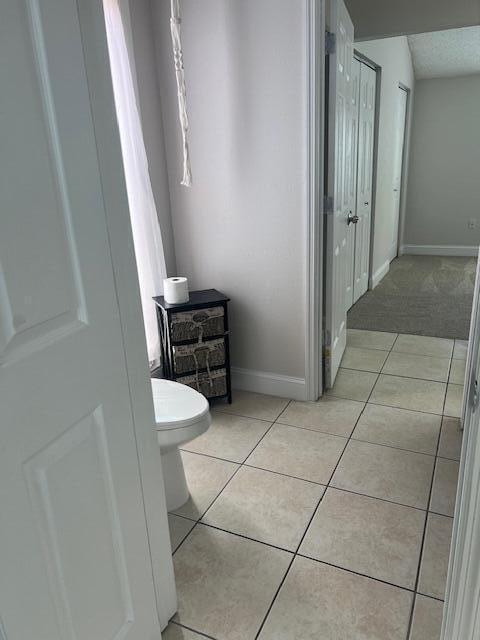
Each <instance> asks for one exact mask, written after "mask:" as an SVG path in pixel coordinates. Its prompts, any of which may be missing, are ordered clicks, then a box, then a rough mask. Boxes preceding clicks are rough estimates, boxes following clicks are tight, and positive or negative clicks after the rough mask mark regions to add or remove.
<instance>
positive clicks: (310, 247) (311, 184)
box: [305, 0, 326, 400]
mask: <svg viewBox="0 0 480 640" xmlns="http://www.w3.org/2000/svg"><path fill="white" fill-rule="evenodd" d="M306 8H307V10H306V60H307V114H306V116H307V180H306V183H307V184H306V201H307V207H306V224H305V256H306V291H305V303H306V304H305V307H306V315H305V400H317V399H318V398H319V397H320V396H321V395H322V393H323V278H324V268H323V242H324V230H323V226H324V224H323V223H324V212H325V209H324V199H325V176H324V168H325V163H324V131H325V8H326V5H325V0H307V7H306Z"/></svg>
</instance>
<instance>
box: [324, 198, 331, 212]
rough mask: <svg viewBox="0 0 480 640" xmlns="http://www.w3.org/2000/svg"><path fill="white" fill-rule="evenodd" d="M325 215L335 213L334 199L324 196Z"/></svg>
mask: <svg viewBox="0 0 480 640" xmlns="http://www.w3.org/2000/svg"><path fill="white" fill-rule="evenodd" d="M323 213H333V198H332V196H324V198H323Z"/></svg>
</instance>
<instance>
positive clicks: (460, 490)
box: [441, 255, 480, 640]
mask: <svg viewBox="0 0 480 640" xmlns="http://www.w3.org/2000/svg"><path fill="white" fill-rule="evenodd" d="M462 422H463V428H464V430H463V443H462V454H461V458H460V470H459V476H458V487H457V500H456V505H455V518H454V522H453V534H452V543H451V548H450V563H449V569H448V580H447V589H446V598H445V603H446V606H445V612H444V620H443V629H442V636H441V637H442V640H477V639H478V637H479V636H478V633H479V610H480V609H479V607H480V572H479V568H478V567H479V557H480V527H479V525H478V523H479V520H480V255H479V260H478V263H477V276H476V281H475V291H474V298H473V307H472V319H471V323H470V336H469V342H468V352H467V368H466V377H465V391H464V402H463V410H462Z"/></svg>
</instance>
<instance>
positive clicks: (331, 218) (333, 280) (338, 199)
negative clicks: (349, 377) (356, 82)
mask: <svg viewBox="0 0 480 640" xmlns="http://www.w3.org/2000/svg"><path fill="white" fill-rule="evenodd" d="M327 28H328V30H329V32H330V33H333V34H334V35H335V46H334V49H333V51H332V52H331V53H330V54H329V56H328V58H329V59H328V65H329V81H328V119H327V122H328V131H327V134H326V138H327V140H328V142H327V144H328V159H327V164H328V167H327V170H328V177H327V196H329V198H330V202H331V209H330V212H327V233H326V273H325V278H326V281H325V332H326V335H325V341H324V342H325V349H324V356H325V384H326V386H327V388H328V387H331V386H332V385H333V383H334V381H335V377H336V375H337V371H338V367H339V365H340V360H341V359H342V355H343V352H344V350H345V345H346V341H347V305H346V300H345V298H346V290H347V282H348V277H349V273H348V269H347V267H348V264H349V259H348V256H347V232H348V226H349V225H348V217H349V215H350V216H351V215H353V201H352V197H351V195H352V188H351V180H352V176H353V173H352V169H351V168H352V164H351V160H352V158H351V154H352V148H351V125H350V120H351V113H352V108H351V76H352V64H353V24H352V21H351V19H350V16H349V15H348V11H347V9H346V7H345V5H344V3H343V1H342V0H331V4H330V15H329V23H328V24H327Z"/></svg>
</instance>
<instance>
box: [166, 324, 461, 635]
mask: <svg viewBox="0 0 480 640" xmlns="http://www.w3.org/2000/svg"><path fill="white" fill-rule="evenodd" d="M399 335H400V334H398V335H397V337H396V338H395V340H394V342H393V344H392V347H391V348H390V350H389V351H388V353H389V354H390V353H391V352H392V350H393V347H394V345H395V343H396V341H397V340H398V337H399ZM387 360H388V356H387V357H386V359H385V362H384V363H383V365H382V367H381V369H380V371H379V372H368V373H374V374H376V379H375V382H374V384H373V387H372V389H371V391H370V393H369V395H368V398H367V400H366V401H361V402H362V403H363V405H364V406H363V407H362V410H361V411H360V414H359V416H358V418H357V420H356V421H355V424H354V426H353V428H352V430H351V431H350V434H349V436H348V437H347V438H345V436H338V435H337V434H331V433H328V432H321V431H318V430H316V429H308V427H307V428H305V427H299V426H297V425H287V424H283V423H281V422H278V420H279V419H280V417H281V416H282V415H283V413H284V412H285V411H286V410H287V408H288V407H289V406H290V404H291V403H292V402H293V400H289V401H288V402H287V404H286V406H285V407H284V408H283V409H282V410H281V411H280V413H279V414H278V415H277V417H276V418H275V420H274V421H273V422H271V423H270V427H269V428H268V429H267V431H266V432H265V433H264V434H263V435H262V437H261V438H260V440H259V441H258V442H257V443H256V445H255V446H254V447H253V448H252V450H251V451H250V452H249V454H248V455H247V456H246V458H245V459H244V460H243V461H241V462H234V461H231V460H228V459H226V458H218V457H217V456H211V455H209V454H203V453H198V452H189V453H194V454H196V455H203V456H205V457H210V458H213V459H220V460H224V461H226V462H230V463H233V464H237V465H238V468H237V469H236V470H235V472H234V473H233V474H232V476H231V477H230V478H229V480H228V481H227V482H226V483H225V485H224V486H223V487H222V489H221V490H220V492H219V493H218V494H217V496H216V497H215V498H214V499H213V500H212V502H211V503H210V504H209V506H208V507H207V508H206V509H205V511H204V512H203V514H202V515H201V516H200V518H199V519H198V520H193V519H191V518H188V517H187V516H182V515H179V514H175V513H174V514H172V515H176V516H177V517H180V518H183V519H186V520H188V521H189V522H192V523H194V524H193V527H192V529H191V530H190V531H189V532H188V533H187V534H186V536H185V537H184V538H183V540H182V541H181V542H180V544H179V545H178V547H177V549H176V550H175V552H176V551H177V550H178V548H179V547H180V545H181V544H183V542H184V541H185V540H186V539H187V538H188V537H189V535H190V533H191V532H192V531H193V529H194V528H195V527H196V525H197V524H202V525H203V526H208V527H210V528H213V529H218V530H220V531H224V532H225V533H228V534H231V535H235V536H238V537H242V538H245V539H248V540H251V541H253V542H257V543H260V544H264V545H266V546H269V547H272V548H275V549H278V550H281V551H283V552H286V553H290V554H292V558H291V560H290V563H289V565H288V567H287V569H286V571H285V574H284V576H283V579H282V581H281V583H280V585H279V586H278V588H277V590H276V592H275V594H274V597H273V599H272V602H271V604H270V606H269V608H268V610H267V613H266V614H265V617H264V619H263V621H262V624H261V626H260V628H259V630H258V632H257V634H256V635H255V638H258V636H259V635H260V633H261V631H262V629H263V627H264V625H265V623H266V621H267V619H268V616H269V614H270V611H271V609H272V607H273V605H274V603H275V601H276V599H277V597H278V595H279V593H280V590H281V588H282V586H283V584H284V582H285V580H286V578H287V576H288V574H289V571H290V568H291V566H292V564H293V562H294V560H295V558H296V557H297V556H299V557H305V558H309V556H304V555H303V554H300V553H299V549H300V547H301V545H302V543H303V540H304V538H305V536H306V535H307V532H308V530H309V528H310V525H311V523H312V521H313V519H314V517H315V515H316V514H317V512H318V508H319V506H320V504H321V502H322V500H323V498H324V496H325V494H326V491H327V489H328V488H332V489H334V490H339V491H344V492H347V493H353V494H356V492H353V491H349V490H346V489H341V488H337V487H333V486H332V485H331V482H332V480H333V476H334V475H335V472H336V470H337V468H338V466H339V464H340V462H341V460H342V458H343V456H344V454H345V451H346V449H347V447H348V444H349V442H350V441H351V440H354V441H358V439H356V438H354V437H353V433H354V431H355V429H356V427H357V425H358V422H359V420H360V418H361V417H362V415H363V413H364V411H365V409H366V407H367V404H374V403H371V402H370V399H371V396H372V393H373V390H374V388H375V386H376V384H377V383H378V380H379V378H380V375H381V374H382V371H383V369H384V367H385V365H386V362H387ZM451 366H452V357H451V358H450V364H449V374H448V376H447V383H446V384H448V379H449V376H450V370H451ZM356 370H357V371H363V370H359V369H356ZM385 375H391V374H385ZM399 377H409V376H399ZM414 379H415V378H414ZM416 379H422V380H427V379H425V378H416ZM432 382H439V381H432ZM445 394H446V390H445ZM349 400H350V399H349ZM380 406H389V405H380ZM444 407H445V396H444V405H443V410H444ZM392 408H397V409H398V407H392ZM410 411H413V410H410ZM219 413H224V414H229V415H235V416H237V417H244V418H251V419H255V420H261V419H260V418H253V417H251V416H242V415H240V414H235V413H233V412H232V413H230V412H226V411H225V412H221V411H220V412H219ZM419 413H429V412H419ZM430 415H440V414H430ZM443 415H444V414H443V411H442V414H441V416H442V417H443ZM264 421H265V422H269V421H268V420H264ZM275 425H281V426H285V427H293V428H301V429H302V428H304V429H306V430H309V431H314V432H317V433H321V434H323V435H333V436H336V437H343V438H344V439H346V442H345V446H344V447H343V450H342V452H341V454H340V457H339V459H338V461H337V463H336V465H335V467H334V469H333V471H332V473H331V475H330V478H329V480H328V483H327V484H326V485H325V484H323V483H318V482H315V481H311V480H307V479H305V478H299V477H297V476H290V475H289V474H283V473H280V472H276V471H272V470H270V469H262V468H261V467H255V466H254V465H251V464H248V463H247V460H248V458H249V457H250V456H251V454H252V453H253V452H254V451H255V449H256V448H257V447H258V446H259V445H260V443H261V442H262V440H263V439H264V438H265V437H266V436H267V434H268V433H269V432H270V431H271V430H272V428H273V427H274V426H275ZM442 426H443V420H442V421H441V424H440V429H439V433H438V437H437V447H436V453H435V454H434V457H435V465H436V460H437V458H438V457H439V456H438V448H439V441H440V436H441V432H442ZM365 442H368V441H365ZM370 444H373V445H377V446H385V447H388V448H392V449H397V450H403V451H406V452H410V450H408V449H402V448H400V447H395V446H391V445H385V444H380V443H370ZM186 451H188V450H186ZM411 452H412V453H418V454H420V455H427V456H430V457H432V454H424V453H422V452H418V451H411ZM243 466H245V467H247V468H254V469H260V470H263V471H266V472H269V473H273V474H277V475H281V476H286V477H290V478H292V479H298V480H301V481H303V482H308V483H310V484H314V485H318V486H322V487H324V491H323V493H322V496H321V497H320V498H319V500H318V503H317V506H316V507H315V509H314V511H313V514H312V516H311V518H310V519H309V521H308V523H307V525H306V527H305V530H304V532H303V535H302V537H301V539H300V542H299V543H298V545H297V548H296V550H295V552H292V551H290V550H288V549H285V548H283V547H278V546H276V545H271V544H269V543H265V542H262V541H260V540H256V539H254V538H250V537H249V536H243V535H242V534H237V533H235V532H232V531H229V530H227V529H222V528H221V527H216V526H215V525H210V524H208V523H206V522H202V521H201V518H203V517H204V516H205V515H206V513H207V512H208V511H209V509H210V508H211V507H212V506H213V504H214V503H215V502H216V500H217V499H218V498H219V497H220V496H221V494H222V493H223V492H224V490H225V488H226V487H227V486H228V485H229V483H230V482H231V481H232V480H233V478H234V476H235V475H236V474H237V473H238V472H239V471H240V469H241V467H243ZM434 475H435V468H434V471H433V472H432V479H431V485H430V494H429V499H428V505H427V506H428V507H429V506H430V502H431V492H432V488H433V482H434ZM356 495H365V496H366V497H369V498H371V499H375V500H381V501H384V502H389V503H392V504H399V505H400V503H395V502H393V501H388V500H383V499H382V498H377V497H375V496H367V495H366V494H356ZM402 506H405V507H408V508H413V509H417V510H420V511H424V513H425V526H424V534H423V539H422V545H421V549H420V556H419V564H418V568H417V579H416V583H415V590H414V591H413V590H411V589H408V588H406V587H402V586H400V585H396V584H393V583H390V582H388V581H384V580H381V579H379V578H374V577H372V576H369V575H366V574H362V573H359V572H355V571H352V570H350V569H347V568H344V567H341V566H338V565H335V564H330V563H328V562H324V561H321V560H318V559H316V558H309V559H310V560H312V561H314V562H318V563H320V564H325V565H329V566H332V567H335V568H338V569H340V570H343V571H346V572H347V573H352V574H356V575H360V576H363V577H365V578H367V579H371V580H375V581H377V582H382V583H385V584H387V585H391V586H393V587H396V588H399V589H403V590H406V591H409V592H411V593H413V599H412V610H411V614H410V623H409V627H408V633H410V626H411V620H412V616H413V607H414V603H415V597H416V594H417V591H416V589H417V586H418V579H419V572H420V566H421V560H422V553H423V544H424V538H425V531H426V523H427V521H428V514H429V511H428V510H427V511H425V510H424V509H421V508H419V507H412V506H411V505H402ZM432 513H433V512H432ZM442 515H443V514H442ZM446 517H450V516H446ZM425 597H430V598H431V599H433V600H438V601H441V600H440V599H438V598H435V597H434V596H425ZM172 622H173V623H175V624H177V625H178V626H181V627H184V628H187V629H190V627H187V626H186V625H183V624H182V623H180V622H177V621H175V620H172ZM190 630H192V631H195V632H196V633H199V634H200V635H202V636H203V637H205V638H212V640H214V639H213V637H212V636H208V635H206V634H204V633H203V632H198V631H196V630H195V629H193V628H191V629H190Z"/></svg>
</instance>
